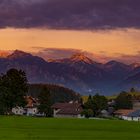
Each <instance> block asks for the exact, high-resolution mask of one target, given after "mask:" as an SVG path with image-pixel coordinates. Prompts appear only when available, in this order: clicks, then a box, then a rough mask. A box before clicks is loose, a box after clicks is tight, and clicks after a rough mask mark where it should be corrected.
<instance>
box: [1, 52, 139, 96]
mask: <svg viewBox="0 0 140 140" xmlns="http://www.w3.org/2000/svg"><path fill="white" fill-rule="evenodd" d="M10 68H17V69H22V70H24V71H25V72H26V74H27V77H28V80H29V83H31V84H37V83H42V84H58V85H63V86H65V87H67V88H70V89H73V90H74V91H76V92H78V93H81V94H83V95H85V94H95V93H97V92H99V93H101V94H104V95H111V94H114V93H117V92H120V91H121V90H126V89H128V88H131V87H133V86H134V87H139V86H140V80H139V73H140V65H139V64H138V63H135V64H131V65H127V64H123V63H121V62H117V61H115V60H112V61H109V62H107V63H106V64H102V63H98V62H96V61H94V60H92V59H90V58H88V57H87V56H85V55H84V54H82V53H81V54H75V55H73V56H71V57H70V58H66V59H59V60H51V61H46V60H44V59H43V58H41V57H38V56H34V55H32V54H30V53H26V52H23V51H19V50H16V51H14V52H13V53H11V54H9V55H8V56H6V57H5V58H0V73H4V72H6V71H7V70H9V69H10ZM131 83H132V84H131Z"/></svg>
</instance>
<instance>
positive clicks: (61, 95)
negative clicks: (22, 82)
mask: <svg viewBox="0 0 140 140" xmlns="http://www.w3.org/2000/svg"><path fill="white" fill-rule="evenodd" d="M44 87H46V88H47V89H48V90H49V91H50V92H51V99H52V102H53V103H57V102H69V101H73V100H75V101H79V100H80V94H78V93H76V92H74V91H73V90H71V89H68V88H65V87H63V86H59V85H50V84H31V85H29V92H28V95H30V96H32V97H35V98H37V97H38V95H39V94H40V93H41V91H42V89H43V88H44Z"/></svg>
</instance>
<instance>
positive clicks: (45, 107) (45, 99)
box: [38, 87, 52, 117]
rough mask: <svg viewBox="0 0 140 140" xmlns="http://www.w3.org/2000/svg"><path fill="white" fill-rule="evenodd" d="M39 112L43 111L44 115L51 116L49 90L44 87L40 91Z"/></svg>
mask: <svg viewBox="0 0 140 140" xmlns="http://www.w3.org/2000/svg"><path fill="white" fill-rule="evenodd" d="M38 99H39V103H40V105H39V107H38V109H39V112H40V113H45V115H46V117H51V116H52V109H51V106H52V102H51V92H50V90H48V88H46V87H44V88H43V90H42V91H41V93H40V95H39V97H38Z"/></svg>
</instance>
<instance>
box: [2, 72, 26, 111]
mask: <svg viewBox="0 0 140 140" xmlns="http://www.w3.org/2000/svg"><path fill="white" fill-rule="evenodd" d="M27 92H28V83H27V78H26V74H25V72H24V71H22V70H17V69H10V70H9V71H7V73H6V74H1V75H0V114H10V113H11V110H12V108H14V107H16V106H22V107H24V106H25V105H26V100H25V96H26V93H27Z"/></svg>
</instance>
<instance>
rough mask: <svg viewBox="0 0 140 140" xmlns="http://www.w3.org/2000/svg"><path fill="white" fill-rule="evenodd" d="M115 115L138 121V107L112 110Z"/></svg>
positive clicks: (139, 113) (139, 118)
mask: <svg viewBox="0 0 140 140" xmlns="http://www.w3.org/2000/svg"><path fill="white" fill-rule="evenodd" d="M114 114H115V116H116V117H119V118H121V119H123V120H128V121H140V109H138V110H134V109H120V110H117V111H115V112H114Z"/></svg>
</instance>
